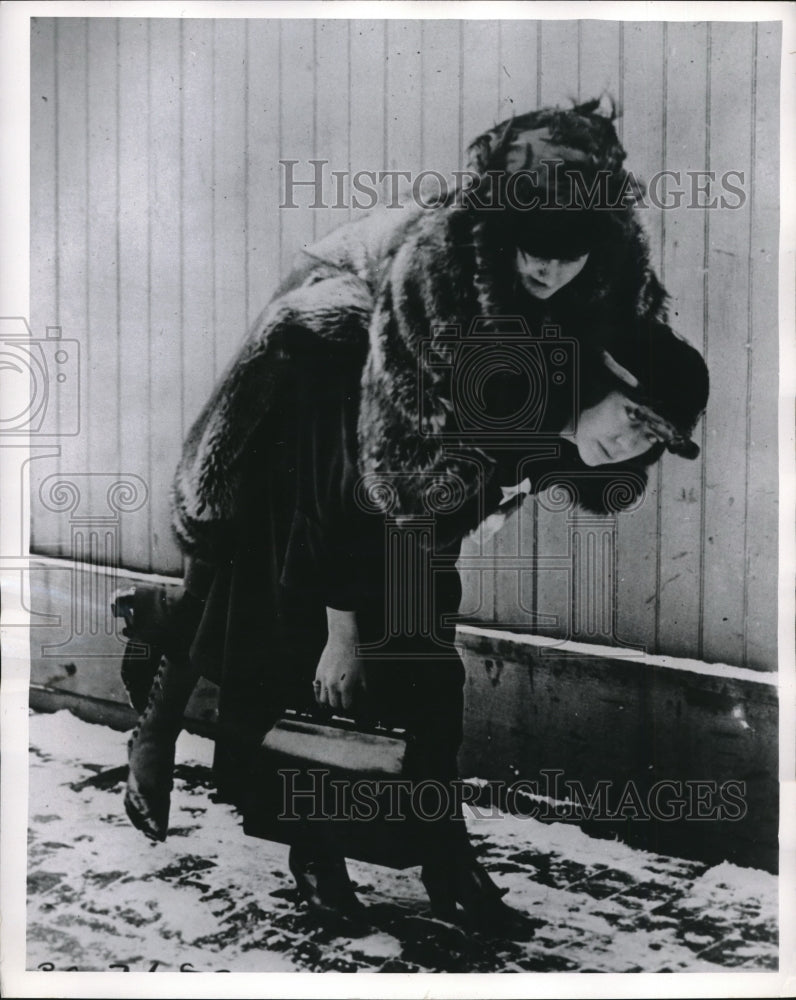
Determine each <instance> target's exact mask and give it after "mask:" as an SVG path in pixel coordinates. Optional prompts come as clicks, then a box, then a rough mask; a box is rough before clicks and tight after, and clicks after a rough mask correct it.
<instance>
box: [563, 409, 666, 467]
mask: <svg viewBox="0 0 796 1000" xmlns="http://www.w3.org/2000/svg"><path fill="white" fill-rule="evenodd" d="M635 411H636V405H635V403H634V402H633V400H631V399H629V398H628V397H627V396H625V395H624V394H623V393H621V392H617V391H613V392H609V393H608V395H607V396H604V397H603V398H602V399H601V400H600V402H599V403H596V404H595V405H594V406H590V407H588V409H585V410H584V411H583V412H582V413H581V415H580V420H579V421H578V426H577V428H576V430H575V436H574V443H575V445H576V447H577V449H578V453H579V454H580V457H581V460H582V461H583V463H584V465H612V464H614V463H616V462H626V461H628V460H629V459H631V458H636V457H638V456H639V455H643V454H644V452H646V451H649V449H650V448H651V447H652V446H653V445H654V444H656V442H658V441H659V440H660V439H659V438H658V436H657V435H656V434H655V433H654V432H653V431H652V430H651V429H650V427H649V425H648V424H647V423H645V422H644V421H643V420H640V419H639V418H638V417H636V415H635Z"/></svg>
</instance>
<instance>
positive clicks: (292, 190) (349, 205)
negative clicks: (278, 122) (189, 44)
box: [279, 159, 747, 211]
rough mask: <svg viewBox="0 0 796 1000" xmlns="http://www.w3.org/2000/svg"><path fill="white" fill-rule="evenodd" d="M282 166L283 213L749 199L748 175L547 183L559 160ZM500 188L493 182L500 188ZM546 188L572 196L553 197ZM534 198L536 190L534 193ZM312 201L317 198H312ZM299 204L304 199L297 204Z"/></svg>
mask: <svg viewBox="0 0 796 1000" xmlns="http://www.w3.org/2000/svg"><path fill="white" fill-rule="evenodd" d="M279 164H280V166H281V168H282V176H281V198H280V203H279V207H280V208H315V209H340V210H344V211H349V210H350V209H358V210H368V209H372V208H375V207H376V206H377V205H379V204H381V205H382V206H383V207H386V208H403V207H405V206H406V205H410V204H414V205H417V206H418V207H420V208H434V207H435V206H437V205H439V204H440V203H441V202H447V203H450V202H453V203H454V204H456V203H460V202H461V200H462V199H463V198H464V197H466V198H467V202H468V204H469V205H471V206H472V207H474V208H477V209H479V210H488V211H492V210H494V211H504V210H505V209H513V210H515V211H531V210H535V209H540V208H541V209H560V208H578V207H580V208H597V209H606V210H609V211H612V210H616V209H617V208H623V207H629V206H630V205H634V206H635V207H636V208H642V209H643V208H657V209H679V208H693V209H699V210H704V209H730V210H733V209H739V208H743V207H744V205H745V204H746V201H747V193H746V173H745V171H743V170H725V171H723V172H721V173H718V172H717V171H715V170H693V169H687V170H682V169H680V170H659V171H656V173H654V174H653V175H652V176H651V177H650V178H649V179H648V180H647V181H646V182H645V183H642V182H641V180H640V179H639V178H637V177H636V176H635V174H634V173H633V172H632V171H628V172H627V174H626V176H625V179H624V181H623V182H622V184H621V185H620V186H619V187H615V186H614V184H613V183H612V175H611V174H610V173H609V172H608V171H597V172H596V173H595V174H594V176H593V177H591V178H589V179H588V180H586V178H585V177H583V176H582V175H581V174H579V173H578V172H577V171H566V177H567V179H568V180H569V181H570V182H571V183H570V184H568V185H556V184H550V183H548V180H549V178H548V176H546V175H550V176H551V177H552V179H554V180H558V179H560V178H559V174H561V173H562V172H564V171H563V167H562V164H561V163H560V162H559V161H550V163H549V164H548V163H547V162H546V161H543V162H542V164H541V165H540V169H539V170H518V171H515V172H514V173H513V174H511V175H509V176H508V177H505V175H504V173H503V172H502V171H495V172H492V171H487V172H486V173H485V174H479V173H477V172H476V171H474V170H453V171H451V172H450V173H448V174H444V173H442V172H440V171H439V170H421V171H417V172H413V171H411V170H356V171H351V170H336V169H333V168H332V165H331V162H330V161H329V160H324V159H312V160H293V159H282V160H280V161H279ZM498 181H499V182H500V183H493V182H498ZM539 190H546V191H548V192H560V191H562V190H563V191H566V195H565V198H564V199H563V200H562V198H561V195H560V194H558V193H556V194H548V195H546V198H547V199H549V200H544V199H542V198H541V197H540V196H539V194H538V193H536V192H538V191H539ZM529 192H531V193H530V194H529ZM310 195H311V200H310V198H309V196H310ZM297 199H298V200H297Z"/></svg>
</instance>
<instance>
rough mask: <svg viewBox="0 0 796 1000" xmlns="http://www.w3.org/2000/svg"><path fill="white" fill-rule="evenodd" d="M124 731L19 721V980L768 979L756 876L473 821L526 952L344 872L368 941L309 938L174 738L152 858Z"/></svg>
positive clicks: (403, 883)
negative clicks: (23, 786) (126, 782)
mask: <svg viewBox="0 0 796 1000" xmlns="http://www.w3.org/2000/svg"><path fill="white" fill-rule="evenodd" d="M126 740H127V736H126V734H124V733H117V732H114V731H113V730H110V729H107V728H105V727H103V726H95V725H90V724H88V723H85V722H81V721H80V720H78V719H76V718H75V717H74V716H72V715H70V714H69V713H68V712H65V711H62V712H58V713H56V714H55V715H37V714H32V715H31V717H30V766H31V767H30V790H29V815H30V832H29V853H28V913H27V919H28V968H29V969H37V968H39V967H45V968H47V967H49V966H48V965H46V964H45V963H50V964H51V965H52V966H53V967H54V968H55V969H58V970H65V969H70V968H73V969H77V970H80V971H99V970H104V969H110V968H112V967H114V966H116V967H117V968H118V967H119V966H127V967H128V968H129V969H130V970H131V971H147V970H149V969H153V968H154V969H161V970H163V971H176V970H178V969H179V968H181V967H183V968H187V967H189V966H192V967H193V968H194V969H195V970H197V971H201V972H211V971H217V970H221V969H228V970H230V971H235V972H270V971H285V970H288V971H289V970H296V971H298V970H302V971H325V970H332V971H352V972H353V971H359V970H362V971H379V970H381V971H385V972H388V971H391V972H406V971H431V972H434V971H450V972H467V971H479V972H491V971H584V972H585V971H602V972H623V971H636V972H641V971H643V972H657V971H674V972H681V971H688V972H698V971H714V972H715V971H720V970H724V971H726V970H727V969H729V968H732V969H738V970H743V971H750V970H755V971H760V970H772V969H776V967H777V882H776V878H775V877H774V876H773V875H771V874H769V873H766V872H761V871H756V870H752V869H744V868H738V867H736V866H734V865H731V864H726V863H725V864H722V865H718V866H716V867H714V868H707V867H706V865H704V864H700V863H699V862H694V861H686V860H682V859H677V858H668V857H663V856H661V855H655V854H650V853H647V852H644V851H639V850H636V849H634V848H631V847H628V846H627V845H625V844H622V843H619V842H617V841H610V840H597V839H595V838H593V837H589V836H587V835H586V834H585V833H583V832H582V831H581V830H580V829H579V828H577V827H576V826H573V825H569V824H566V823H552V824H543V823H540V822H538V821H537V820H534V819H530V818H520V817H510V816H505V815H496V816H494V817H490V818H483V817H477V816H475V815H474V814H470V815H468V826H469V828H470V832H471V835H472V837H473V840H474V842H475V843H476V844H477V845H478V848H479V852H480V855H481V858H482V861H483V863H484V864H485V865H486V866H487V868H488V869H489V870H490V872H491V873H492V875H493V877H494V879H495V881H497V882H498V883H499V884H500V885H502V886H506V887H507V888H508V889H509V890H510V893H509V895H508V896H507V899H508V900H509V901H511V902H512V903H513V904H514V905H515V906H518V907H521V908H524V909H525V910H526V911H528V912H529V913H530V914H531V915H532V916H534V917H538V918H539V924H540V926H539V929H538V930H537V932H536V935H535V937H534V939H533V940H532V941H531V942H530V943H525V944H519V943H515V942H507V941H491V940H487V939H485V938H480V937H477V936H475V935H467V934H465V933H464V932H463V931H461V930H460V929H459V928H455V927H453V926H451V925H448V924H444V923H441V922H439V921H433V920H430V919H428V918H429V911H428V905H427V899H426V896H425V892H424V890H423V886H422V884H421V882H420V878H419V873H418V870H417V869H407V870H406V871H393V870H391V869H386V868H380V867H377V866H373V865H366V864H362V863H359V862H351V863H350V866H349V867H350V871H351V875H352V878H353V879H354V881H355V882H356V883H357V886H358V888H359V894H360V897H361V899H362V901H363V902H364V903H365V904H366V905H367V906H368V909H369V913H370V915H371V917H372V918H373V919H372V923H373V930H372V931H371V932H369V933H365V934H364V936H362V935H361V936H350V935H345V934H340V933H335V932H334V931H333V930H332V929H330V928H320V927H318V926H316V924H315V923H314V922H313V921H312V920H311V919H310V917H309V916H308V915H307V913H306V911H305V910H304V907H303V905H301V904H299V903H298V901H297V899H296V895H295V891H294V890H293V888H292V886H293V881H292V878H291V877H290V875H289V873H288V871H287V848H286V847H284V845H281V844H274V843H271V842H269V841H263V840H255V839H252V838H249V837H245V836H244V835H243V833H242V830H241V828H240V819H239V817H238V816H237V814H236V813H235V811H234V810H233V809H232V808H231V807H229V806H226V805H220V804H217V803H214V802H213V801H212V800H211V785H210V781H209V774H208V770H207V768H208V766H209V764H210V759H211V753H212V744H211V743H210V742H209V741H208V740H203V739H200V738H198V737H193V736H189V735H187V734H183V735H182V736H181V738H180V742H179V744H178V753H177V761H178V770H177V781H176V786H175V792H174V797H173V801H172V812H171V829H170V833H169V838H168V840H167V841H166V842H165V843H163V844H153V843H150V842H149V841H147V840H146V839H145V838H144V837H143V836H142V835H141V834H140V833H139V832H138V831H136V830H135V829H133V827H132V826H131V825H130V823H129V822H128V820H127V818H126V816H125V813H124V808H123V806H122V793H123V787H124V786H123V780H122V774H123V772H120V771H118V770H117V769H118V768H120V767H122V766H123V765H124V763H125V761H126Z"/></svg>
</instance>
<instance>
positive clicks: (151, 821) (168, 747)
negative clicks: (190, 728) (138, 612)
mask: <svg viewBox="0 0 796 1000" xmlns="http://www.w3.org/2000/svg"><path fill="white" fill-rule="evenodd" d="M197 680H198V677H197V675H196V672H195V671H194V670H193V669H192V668H191V666H190V664H189V663H188V662H187V660H186V661H184V662H182V663H180V662H177V661H174V660H169V659H167V658H166V657H165V656H164V657H163V658H162V659H161V661H160V666H159V668H158V672H157V674H156V675H155V679H154V681H153V683H152V686H151V689H150V692H149V699H148V701H147V705H146V708H145V709H144V711H143V713H142V715H141V718H140V719H139V720H138V725H137V726H136V728H135V729H134V730H133V734H132V736H131V737H130V740H129V741H128V744H127V753H128V762H129V774H128V777H127V789H126V792H125V796H124V807H125V810H126V812H127V815H128V817H129V819H130V821H131V822H132V824H133V826H135V827H136V829H138V830H141V832H142V833H144V834H145V835H146V836H147V837H149V839H150V840H156V841H163V840H165V839H166V835H167V833H168V828H169V808H170V804H171V791H172V787H173V783H174V755H175V750H176V746H177V737H178V736H179V734H180V732H181V730H182V727H183V718H184V713H185V707H186V705H187V704H188V700H189V698H190V697H191V693H192V692H193V689H194V688H195V686H196V682H197Z"/></svg>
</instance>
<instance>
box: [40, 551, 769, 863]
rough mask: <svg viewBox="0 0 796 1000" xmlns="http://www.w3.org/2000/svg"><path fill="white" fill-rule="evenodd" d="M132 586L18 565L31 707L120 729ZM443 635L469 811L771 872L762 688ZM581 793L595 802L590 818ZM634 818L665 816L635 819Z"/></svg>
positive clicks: (695, 665)
mask: <svg viewBox="0 0 796 1000" xmlns="http://www.w3.org/2000/svg"><path fill="white" fill-rule="evenodd" d="M142 579H147V580H152V579H153V577H147V576H146V575H144V574H139V573H127V572H123V571H119V572H117V573H115V574H108V573H107V572H104V571H103V570H102V569H100V568H98V567H93V566H86V565H81V564H76V563H68V562H65V561H63V560H57V559H48V558H44V557H35V558H34V559H32V560H31V572H30V592H31V608H32V610H33V611H34V612H39V613H43V614H48V615H50V616H51V618H50V620H49V622H48V623H47V624H44V623H43V622H42V621H41V620H39V623H38V624H35V625H34V626H33V627H32V629H31V682H32V687H31V704H32V705H33V707H35V708H38V709H41V710H44V711H50V710H54V709H55V708H61V707H69V708H71V709H72V710H73V711H74V712H75V714H78V715H80V716H81V717H82V718H85V719H89V720H91V721H101V722H104V723H105V724H107V725H110V726H112V727H114V728H126V727H128V726H129V725H132V713H131V712H130V710H129V708H127V700H126V696H125V693H124V690H123V688H122V685H121V681H120V679H119V666H120V662H121V655H122V651H123V648H124V642H125V640H124V638H123V637H122V636H121V635H120V624H119V623H118V622H117V621H116V620H114V619H113V618H112V617H111V616H110V611H109V609H108V602H109V600H110V593H111V592H112V590H113V589H114V588H115V587H122V586H127V585H129V584H131V583H134V582H136V581H139V580H142ZM154 579H157V580H158V582H164V583H166V584H167V585H169V584H174V585H177V584H178V582H179V581H178V580H176V579H174V578H170V577H160V578H154ZM76 595H77V596H76ZM76 607H79V615H78V611H77V610H75V609H76ZM458 637H459V643H460V646H461V651H462V655H463V658H464V662H465V666H466V670H467V682H466V704H465V739H464V744H463V746H462V751H461V755H460V766H461V770H462V774H463V776H464V777H467V778H475V779H479V780H478V781H476V782H475V784H476V785H477V786H480V787H481V788H482V793H481V794H482V797H483V798H488V797H491V796H495V797H497V798H498V799H499V800H501V801H502V803H503V804H504V805H505V804H506V803H505V798H506V794H507V792H510V790H511V786H512V784H513V783H514V782H516V781H517V780H518V779H523V780H524V781H525V782H526V785H525V786H524V791H523V794H522V795H520V796H514V801H513V802H510V803H509V804H513V805H514V806H515V807H517V808H519V809H521V810H524V809H526V808H529V807H531V808H537V807H538V808H539V809H541V808H542V806H545V808H546V809H547V810H548V813H549V815H548V816H547V817H545V816H543V815H540V818H549V819H566V820H567V821H569V822H579V823H580V825H582V826H584V827H585V828H588V830H589V832H590V833H593V834H596V835H605V836H610V837H618V838H620V839H622V840H626V841H628V842H629V843H633V844H635V845H637V846H643V847H647V848H649V849H650V850H653V851H656V852H661V853H669V854H672V855H677V856H681V857H691V858H698V859H700V860H704V861H707V862H709V863H716V862H718V861H721V860H724V859H728V860H732V861H734V862H736V863H738V864H744V865H751V866H754V867H758V868H765V869H768V870H770V871H774V870H776V866H777V855H778V848H777V828H778V802H779V785H778V738H777V733H778V728H777V727H778V693H777V677H776V675H775V674H767V673H762V672H757V671H753V670H746V669H743V668H740V667H735V666H732V665H726V664H707V663H702V662H700V661H696V660H679V659H676V658H674V657H663V656H649V655H642V654H639V653H637V652H634V651H629V650H625V649H613V648H610V647H601V646H590V645H586V644H584V643H562V642H559V641H557V640H553V639H548V638H542V637H537V636H532V635H528V634H524V633H516V632H509V631H505V630H501V629H498V628H494V627H493V628H489V627H484V626H481V625H470V624H463V625H460V627H459V629H458ZM215 690H216V689H215V687H214V686H213V685H211V684H209V683H208V684H202V685H200V688H199V689H198V690H197V692H196V694H195V695H194V697H193V699H192V701H191V704H190V705H189V713H188V714H189V719H190V724H191V728H195V729H196V731H209V729H211V728H212V725H213V721H214V717H215ZM556 775H557V777H556ZM529 782H530V783H531V784H530V785H529V784H528V783H529ZM667 782H668V783H670V784H668V785H665V784H664V785H662V784H661V783H667ZM501 783H502V784H501ZM534 783H535V785H534ZM600 783H602V784H600ZM605 783H607V784H608V787H607V789H606V788H605ZM672 783H673V786H674V787H672ZM728 783H730V784H729V785H728ZM534 788H535V789H536V791H534ZM573 788H574V791H575V798H574V799H573V796H572V793H573ZM678 790H679V792H680V793H682V794H681V795H680V796H679V797H680V798H682V799H683V800H684V804H683V805H682V807H678V804H677V801H676V800H677V798H678ZM581 791H582V793H583V795H584V796H585V797H586V799H587V800H588V798H589V797H593V798H594V797H595V796H596V799H595V801H596V807H595V808H594V809H592V810H591V812H592V815H591V816H589V808H588V802H586V806H587V807H586V808H582V806H583V803H582V802H581V801H580V800H579V798H578V793H580V792H581ZM528 792H530V795H529V794H528ZM534 794H535V795H536V797H535V798H534V797H533V796H534ZM656 795H657V796H658V800H659V801H658V800H656V801H652V802H650V800H651V798H652V799H654V797H655V796H656ZM534 803H535V805H533V804H534ZM545 803H546V805H545ZM573 803H574V805H573ZM529 804H530V805H529ZM639 804H640V807H639ZM650 804H651V805H652V806H653V807H654V808H653V812H655V811H660V808H659V807H662V809H663V811H664V812H671V811H674V815H673V816H672V817H671V818H661V817H660V816H658V818H655V816H647V817H645V816H644V815H643V813H644V811H645V810H646V811H647V812H649V809H648V808H647V807H649V806H650ZM554 807H555V808H554ZM678 808H681V810H682V812H683V815H682V816H677V815H676V813H677V811H678ZM618 810H620V811H619V812H617V811H618ZM603 814H605V815H603Z"/></svg>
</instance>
